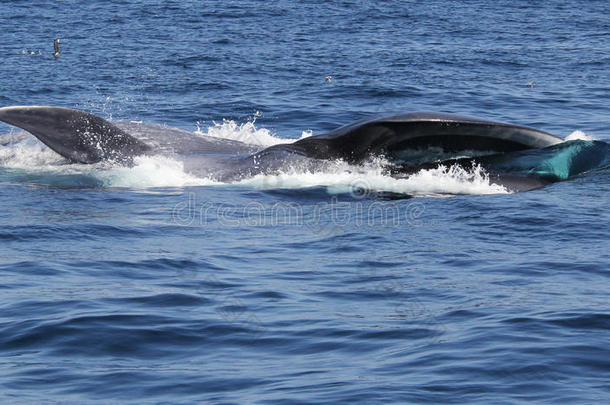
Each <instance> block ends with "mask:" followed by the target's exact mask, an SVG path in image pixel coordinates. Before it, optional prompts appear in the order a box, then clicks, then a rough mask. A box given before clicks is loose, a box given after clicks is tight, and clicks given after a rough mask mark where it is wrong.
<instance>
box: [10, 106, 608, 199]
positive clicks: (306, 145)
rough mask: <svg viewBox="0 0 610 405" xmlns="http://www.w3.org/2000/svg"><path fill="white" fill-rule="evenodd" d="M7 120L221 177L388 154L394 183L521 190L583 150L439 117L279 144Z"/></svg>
mask: <svg viewBox="0 0 610 405" xmlns="http://www.w3.org/2000/svg"><path fill="white" fill-rule="evenodd" d="M0 121H3V122H5V123H7V124H10V125H12V126H15V127H18V128H21V129H23V130H25V131H27V132H29V133H30V134H32V135H33V136H35V137H36V138H38V139H39V140H40V141H41V142H42V143H44V144H45V145H47V146H48V147H49V148H50V149H51V150H53V151H55V152H56V153H58V154H59V155H61V156H62V157H64V158H65V159H66V160H67V162H69V163H81V164H95V163H99V162H110V163H112V164H118V165H125V166H129V165H133V164H134V159H135V158H136V157H138V156H146V155H163V156H170V157H175V158H178V159H180V160H181V161H182V162H183V163H184V167H185V170H186V171H188V172H192V173H195V174H197V175H204V176H210V177H212V178H214V179H217V180H220V181H235V180H238V179H242V178H244V177H248V176H255V175H257V174H261V173H262V174H271V173H277V172H279V171H282V170H284V169H285V168H286V167H300V168H305V169H307V170H315V169H316V168H319V167H323V165H324V162H329V161H335V160H343V161H346V162H348V163H350V164H353V165H358V164H362V163H363V162H366V161H367V160H369V159H371V158H373V157H377V156H381V157H383V158H384V159H385V161H387V162H388V164H387V167H386V168H385V169H386V173H387V174H388V175H391V176H393V177H408V176H410V175H412V174H413V173H416V172H418V171H419V170H422V169H430V168H434V167H440V166H443V165H444V166H447V165H459V166H461V167H466V168H473V167H475V166H477V165H478V166H482V167H483V168H485V169H486V170H487V172H488V173H489V176H490V180H491V181H493V182H494V183H497V184H500V185H503V186H505V187H506V188H507V189H508V190H509V191H515V192H516V191H526V190H531V189H535V188H540V187H544V186H546V185H548V184H550V183H553V182H555V181H558V180H565V179H567V178H569V177H571V176H573V175H574V173H571V172H570V173H568V174H567V175H566V174H565V173H560V174H557V173H555V172H552V171H551V172H549V171H548V170H546V166H545V164H546V163H545V162H547V161H548V159H549V156H555V155H558V154H560V153H561V154H562V156H564V155H566V152H565V149H566V148H570V147H572V149H574V150H573V151H571V152H570V153H571V155H570V159H571V161H572V160H574V156H573V155H576V154H578V153H580V154H582V153H583V152H582V150H583V147H582V145H580V144H579V147H578V148H575V147H574V145H570V143H569V142H564V140H563V139H562V138H559V137H556V136H554V135H551V134H550V133H547V132H544V131H541V130H538V129H534V128H530V127H527V126H520V125H514V124H508V123H503V122H496V121H491V120H485V119H479V118H473V117H467V116H460V115H453V114H447V113H430V112H416V113H403V114H386V115H377V116H373V117H368V118H365V119H362V120H359V121H356V122H353V123H350V124H348V125H345V126H342V127H339V128H337V129H335V130H333V131H330V132H328V133H324V134H320V135H315V136H310V137H306V138H302V139H299V140H296V141H294V142H289V143H282V144H277V145H273V146H270V147H261V146H257V145H250V144H247V143H244V142H240V141H236V140H229V139H221V138H215V137H211V136H206V135H202V134H200V133H193V132H189V131H186V130H183V129H179V128H172V127H168V126H165V125H157V124H145V123H141V122H133V121H132V122H110V121H108V120H106V119H104V118H101V117H99V116H97V115H94V114H92V113H89V112H86V111H82V110H78V109H72V108H66V107H54V106H8V107H3V108H0ZM596 142H597V144H595V142H594V145H593V147H594V148H593V149H595V150H596V151H597V154H596V153H593V152H591V150H587V151H588V152H587V151H585V152H587V153H588V155H587V157H586V158H582V159H581V160H584V161H586V160H587V159H589V160H591V159H593V161H592V162H591V164H590V165H589V166H587V167H584V168H583V167H580V168H579V170H581V171H580V172H582V171H587V170H590V169H591V168H594V167H596V166H595V165H598V166H599V165H604V164H606V161H607V158H608V156H607V155H608V153H607V152H608V151H607V146H608V145H607V144H605V143H603V142H601V143H602V144H604V145H605V146H602V145H599V142H598V141H596ZM585 149H586V148H585ZM430 150H432V151H438V150H442V151H443V156H444V157H443V158H439V157H438V154H431V156H430V157H429V158H428V159H426V158H425V157H424V159H423V160H422V158H421V155H422V154H421V153H420V154H419V158H418V159H412V158H411V157H412V155H413V153H412V152H413V151H430ZM599 150H602V151H601V152H599ZM570 153H568V154H570ZM424 156H425V153H424ZM532 156H534V157H532ZM536 156H537V157H539V158H538V159H537V158H536ZM591 156H593V158H591ZM511 162H517V163H515V164H512V165H511ZM545 170H546V171H545ZM580 172H579V173H580ZM576 174H578V173H576Z"/></svg>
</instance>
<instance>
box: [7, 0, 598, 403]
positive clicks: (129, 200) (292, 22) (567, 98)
mask: <svg viewBox="0 0 610 405" xmlns="http://www.w3.org/2000/svg"><path fill="white" fill-rule="evenodd" d="M608 15H610V4H609V3H606V2H585V1H576V2H567V1H565V2H563V1H552V2H526V1H497V2H483V1H472V2H455V1H431V2H425V3H420V2H410V1H386V2H368V1H356V0H354V1H338V2H320V1H302V2H290V1H283V0H279V1H269V2H259V1H205V2H195V1H154V0H146V1H138V2H136V1H127V0H123V1H111V2H103V1H90V2H78V1H69V0H66V1H4V2H2V3H1V4H0V43H1V44H2V45H1V49H2V55H3V56H2V64H1V66H2V68H1V72H2V74H1V75H0V106H9V105H57V106H64V107H71V108H78V109H82V110H86V111H89V112H92V113H95V114H97V115H100V116H102V117H104V118H106V119H109V120H111V121H130V120H135V121H143V122H145V123H154V124H163V125H168V126H172V127H177V128H181V129H184V130H187V131H191V132H198V133H201V134H204V135H211V136H216V137H219V138H226V139H236V140H242V141H245V142H247V143H250V144H254V145H260V146H261V147H262V146H269V145H273V144H277V143H281V142H290V141H292V140H294V139H298V138H300V137H303V136H310V135H312V134H314V135H316V134H322V133H324V132H327V131H330V130H332V129H334V128H336V127H339V126H341V125H344V124H348V123H350V122H352V121H355V120H357V119H360V118H363V117H367V116H371V115H375V114H379V113H394V112H413V111H435V112H449V113H457V114H462V115H472V116H479V117H482V118H487V119H492V120H498V121H505V122H510V123H515V124H520V125H527V126H532V127H535V128H539V129H542V130H545V131H548V132H550V133H552V134H554V135H556V136H559V137H561V138H565V139H566V140H574V139H575V140H576V141H574V142H576V143H575V144H572V145H576V147H582V148H585V147H587V145H591V140H597V141H598V143H595V144H596V145H601V144H602V142H606V143H604V144H603V145H607V142H610V108H609V107H610V105H609V102H608V95H609V94H610V76H609V75H608V72H610V19H609V18H608ZM54 38H60V39H61V49H62V53H61V55H60V57H59V58H57V59H56V58H54V57H53V56H52V55H51V54H52V52H53V39H54ZM326 76H331V80H330V81H327V80H326ZM557 156H559V155H557ZM557 156H555V157H552V158H550V159H549V160H548V161H545V162H544V165H543V166H544V167H543V168H546V169H548V168H550V169H553V170H555V171H556V172H557V173H559V172H561V173H568V174H569V170H567V169H566V168H565V167H563V166H561V165H562V164H564V163H565V162H568V163H570V164H571V161H569V160H566V159H563V160H561V159H559V158H558V157H557ZM541 168H542V166H541ZM550 169H549V170H550ZM563 169H565V170H563ZM541 170H542V169H541ZM562 170H563V171H562ZM566 170H567V171H566ZM609 190H610V171H609V170H608V168H607V165H606V166H604V165H601V167H598V168H597V169H595V170H586V171H584V172H583V173H580V172H579V174H577V175H574V176H570V177H569V178H568V180H566V181H560V182H557V183H554V184H551V185H550V186H547V187H544V188H541V189H538V190H533V191H529V192H523V193H510V192H507V190H506V189H505V188H503V187H502V186H500V185H497V184H494V183H493V181H491V180H490V179H489V177H488V176H487V174H486V173H485V171H484V170H482V169H475V170H471V171H468V170H463V169H459V168H456V167H449V168H438V169H430V170H422V171H420V172H418V173H415V174H414V175H412V176H410V177H407V178H400V179H398V178H392V177H390V176H388V175H387V174H385V173H384V172H383V170H381V169H380V164H379V162H378V161H375V160H372V161H370V162H367V163H366V164H364V165H361V166H359V167H353V166H350V165H348V164H347V163H344V162H331V163H330V164H329V165H328V166H326V167H325V168H324V169H323V170H319V171H307V170H299V168H291V169H287V170H284V171H283V172H281V173H279V174H274V175H258V176H254V177H248V178H243V179H241V180H239V181H235V182H232V183H221V182H218V181H217V180H215V179H213V178H206V177H198V176H196V175H193V174H191V173H189V172H188V171H187V170H185V169H184V167H183V166H182V164H181V162H180V161H177V160H174V159H172V158H168V157H161V156H149V157H142V158H137V159H136V161H135V165H134V166H133V167H122V166H118V165H107V164H96V165H81V164H67V162H66V161H65V160H64V159H63V158H61V157H60V156H59V155H57V154H55V153H54V152H52V151H51V150H49V149H48V148H46V147H45V146H44V145H42V144H41V143H40V142H38V141H37V140H36V139H35V138H34V137H32V136H29V135H27V134H23V133H22V132H21V131H20V130H18V129H16V128H13V127H10V126H8V125H4V124H1V125H0V206H1V207H2V210H1V211H0V291H1V295H0V364H1V366H0V400H1V401H2V402H5V403H50V404H52V403H114V402H117V401H120V402H127V403H172V404H173V403H211V404H216V403H217V404H221V403H222V404H228V403H235V404H244V403H256V404H271V403H278V404H291V403H294V404H297V403H299V404H300V403H320V404H322V403H332V404H336V403H363V404H389V403H424V402H425V403H481V404H487V403H520V402H528V403H529V402H536V403H561V404H565V403H586V404H591V403H606V402H608V400H609V397H610V384H609V381H610V360H609V359H610V349H609V348H608V342H609V341H610V309H609V307H610V288H609V287H610V283H609V279H610V253H609V252H610V249H609V248H610V243H609V239H608V236H607V230H608V225H610V212H609V210H608V204H607V203H608V197H607V193H608V191H609Z"/></svg>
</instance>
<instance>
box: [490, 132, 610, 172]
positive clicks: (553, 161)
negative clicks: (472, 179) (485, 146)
mask: <svg viewBox="0 0 610 405" xmlns="http://www.w3.org/2000/svg"><path fill="white" fill-rule="evenodd" d="M609 164H610V145H609V144H607V143H605V142H602V141H584V140H574V141H567V142H563V143H560V144H557V145H553V146H550V147H547V148H543V149H534V150H527V151H523V152H516V153H509V154H505V155H501V156H498V157H494V158H493V159H492V160H491V161H490V164H489V165H486V167H487V168H489V169H491V170H494V171H501V172H504V173H516V174H523V175H535V176H539V177H541V178H544V179H546V180H549V181H561V180H567V179H569V178H570V177H574V176H577V175H579V174H583V173H586V172H589V171H593V170H598V169H602V168H605V167H607V166H608V165H609Z"/></svg>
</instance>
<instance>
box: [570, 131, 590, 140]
mask: <svg viewBox="0 0 610 405" xmlns="http://www.w3.org/2000/svg"><path fill="white" fill-rule="evenodd" d="M564 140H565V141H576V140H580V141H594V140H595V138H593V137H592V136H589V135H587V134H585V133H584V132H582V131H574V132H572V133H571V134H570V135H568V136H566V137H565V139H564Z"/></svg>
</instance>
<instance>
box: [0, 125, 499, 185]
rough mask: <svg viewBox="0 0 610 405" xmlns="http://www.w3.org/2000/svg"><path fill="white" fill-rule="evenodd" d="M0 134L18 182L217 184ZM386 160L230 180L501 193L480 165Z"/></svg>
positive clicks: (175, 164) (247, 134)
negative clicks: (418, 165) (392, 171)
mask: <svg viewBox="0 0 610 405" xmlns="http://www.w3.org/2000/svg"><path fill="white" fill-rule="evenodd" d="M215 131H216V132H215ZM210 132H211V133H216V134H217V135H218V136H219V137H220V136H222V137H224V138H226V139H242V140H243V139H244V138H246V139H249V140H250V141H251V142H258V144H259V145H261V146H266V145H271V144H277V143H280V142H285V141H286V140H283V139H279V138H275V137H273V136H272V135H271V134H270V133H269V131H267V130H266V129H256V128H255V127H254V123H253V122H249V123H246V124H241V125H238V124H236V123H235V122H233V121H225V122H224V123H223V124H216V126H214V127H212V128H211V129H209V130H208V133H207V135H210ZM304 135H305V136H309V135H310V134H309V133H305V134H304ZM2 138H3V139H4V140H5V142H4V143H3V144H0V167H4V168H11V169H20V170H22V171H23V172H24V173H26V174H27V180H24V181H26V182H33V183H35V184H49V185H62V186H70V185H74V186H82V185H85V186H102V187H109V188H113V187H125V188H134V189H144V188H154V187H190V186H214V185H221V184H223V183H218V182H217V181H214V180H212V179H209V178H202V177H197V176H195V175H193V174H191V173H188V172H186V171H185V170H184V165H183V163H182V162H181V161H179V160H175V159H172V158H169V157H163V156H140V157H137V158H135V160H134V163H135V165H134V166H132V167H123V166H112V165H111V164H109V163H98V164H93V165H86V164H69V163H68V162H67V161H66V160H65V159H63V158H62V157H60V156H59V155H57V154H56V153H55V152H53V151H51V150H50V149H49V148H47V147H46V146H44V145H43V144H42V143H41V142H39V141H37V140H36V139H34V138H32V137H31V136H29V135H25V134H10V135H3V136H2ZM387 163H388V162H386V161H384V160H383V159H381V158H377V159H373V160H371V161H370V162H368V163H366V164H364V165H358V166H354V165H350V164H348V163H346V162H344V161H326V162H324V163H321V164H320V165H315V169H311V168H307V167H299V166H294V167H291V168H286V169H284V170H283V171H281V172H279V173H276V174H273V175H263V174H259V175H256V176H253V177H250V178H246V179H243V180H241V181H237V182H234V183H231V184H232V185H238V186H247V187H253V188H258V189H278V188H286V189H302V188H309V187H317V186H322V187H326V188H327V190H328V192H329V193H331V194H336V193H345V192H353V191H359V190H365V191H373V192H391V193H400V194H409V195H417V196H446V195H455V194H494V193H507V190H506V189H505V188H504V187H502V186H499V185H496V184H493V183H492V182H490V180H489V178H488V176H487V175H486V173H485V172H484V170H482V169H481V168H476V169H474V170H473V171H467V170H465V169H463V168H460V167H457V166H451V167H439V168H435V169H430V170H421V171H419V172H417V173H415V174H412V175H410V176H408V177H404V178H395V177H391V176H389V175H387V174H386V173H385V170H384V167H385V166H386V165H387ZM225 185H228V184H225Z"/></svg>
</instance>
